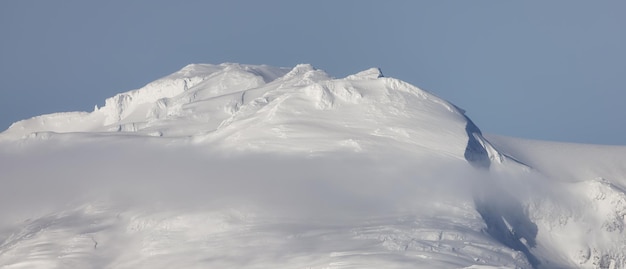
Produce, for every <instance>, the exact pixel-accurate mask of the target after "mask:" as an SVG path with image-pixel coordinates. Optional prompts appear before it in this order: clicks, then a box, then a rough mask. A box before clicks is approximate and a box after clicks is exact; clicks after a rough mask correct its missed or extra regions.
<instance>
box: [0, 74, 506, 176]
mask: <svg viewBox="0 0 626 269" xmlns="http://www.w3.org/2000/svg"><path fill="white" fill-rule="evenodd" d="M42 132H54V133H69V132H121V133H133V134H136V135H150V136H164V137H170V138H184V139H186V138H187V137H190V138H191V141H194V142H202V143H212V144H215V146H218V147H221V148H225V149H227V148H235V149H238V150H257V151H275V150H278V151H292V152H294V151H297V152H312V153H313V152H324V151H333V150H347V151H362V150H373V149H374V148H376V150H409V151H414V152H422V153H423V154H424V155H439V156H442V157H449V158H456V159H467V160H470V161H471V162H472V163H474V164H479V165H481V166H488V165H489V163H490V162H491V161H492V160H494V159H497V155H498V154H497V152H496V151H495V150H493V149H491V148H489V145H488V143H487V142H486V141H485V140H484V139H482V136H481V134H480V130H479V129H478V128H477V127H476V126H475V125H474V124H473V123H471V121H470V120H469V119H468V118H467V117H465V116H464V114H463V111H462V110H460V109H458V108H457V107H455V106H454V105H452V104H450V103H448V102H446V101H445V100H442V99H441V98H438V97H437V96H435V95H433V94H431V93H429V92H426V91H423V90H421V89H418V88H416V87H415V86H413V85H410V84H408V83H406V82H403V81H400V80H397V79H393V78H386V77H384V76H383V74H382V72H381V71H380V70H379V69H378V68H372V69H368V70H365V71H362V72H359V73H357V74H354V75H350V76H348V77H346V78H344V79H334V78H332V77H330V76H329V75H328V74H326V73H325V72H324V71H321V70H318V69H315V68H313V67H312V66H311V65H306V64H302V65H298V66H296V67H294V68H293V69H291V70H288V69H284V68H275V67H269V66H252V65H240V64H221V65H207V64H200V65H198V64H196V65H189V66H186V67H185V68H183V69H182V70H180V71H178V72H176V73H174V74H172V75H169V76H166V77H164V78H161V79H159V80H157V81H155V82H152V83H150V84H148V85H146V86H145V87H143V88H141V89H138V90H133V91H130V92H126V93H121V94H118V95H116V96H114V97H112V98H109V99H107V100H106V104H105V106H104V107H102V108H99V109H96V110H95V111H94V112H92V113H84V112H81V113H64V114H51V115H44V116H40V117H36V118H32V119H29V120H24V121H20V122H17V123H15V124H13V125H12V126H11V127H10V128H9V129H8V130H7V131H5V132H4V133H2V135H0V138H4V139H10V138H13V139H15V138H20V137H25V136H26V137H27V136H29V135H30V136H34V137H36V136H37V135H39V136H41V133H42ZM50 135H54V134H48V135H46V137H49V136H50ZM381 145H384V147H385V148H387V149H381V148H380V147H381Z"/></svg>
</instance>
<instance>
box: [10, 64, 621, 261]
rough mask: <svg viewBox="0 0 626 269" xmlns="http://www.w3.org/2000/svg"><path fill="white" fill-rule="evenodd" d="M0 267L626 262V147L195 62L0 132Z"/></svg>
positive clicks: (427, 99) (306, 70)
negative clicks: (533, 134)
mask: <svg viewBox="0 0 626 269" xmlns="http://www.w3.org/2000/svg"><path fill="white" fill-rule="evenodd" d="M0 179H1V180H2V184H3V187H2V188H1V189H0V267H2V268H173V267H174V268H613V269H615V268H626V254H624V253H626V236H625V234H624V226H625V225H626V223H625V222H626V147H619V146H596V145H579V144H566V143H557V142H544V141H529V140H523V139H516V138H509V137H501V136H495V135H487V136H485V135H483V134H482V132H481V131H480V129H479V128H478V127H477V126H476V125H475V124H474V123H473V122H472V121H471V120H470V119H469V118H468V117H467V116H466V115H465V112H464V111H463V110H462V109H460V108H458V107H456V106H455V105H453V104H451V103H449V102H447V101H446V100H443V99H441V98H439V97H437V96H435V95H434V94H432V93H430V92H428V91H425V90H422V89H419V88H417V87H415V86H413V85H410V84H408V83H406V82H404V81H401V80H398V79H394V78H391V77H386V76H383V73H382V71H381V70H380V69H378V68H371V69H368V70H365V71H362V72H358V73H356V74H354V75H350V76H347V77H346V78H333V77H331V76H330V75H329V74H326V73H325V72H324V71H322V70H319V69H316V68H314V67H313V66H311V65H308V64H301V65H297V66H295V67H294V68H277V67H270V66H265V65H259V66H256V65H243V64H234V63H225V64H220V65H211V64H192V65H188V66H186V67H184V68H183V69H181V70H180V71H178V72H175V73H173V74H171V75H169V76H166V77H163V78H161V79H158V80H156V81H154V82H152V83H149V84H148V85H146V86H144V87H143V88H140V89H136V90H132V91H129V92H125V93H120V94H117V95H115V96H114V97H111V98H109V99H107V100H106V101H105V105H104V106H103V107H101V108H98V107H96V108H95V109H94V111H92V112H69V113H56V114H50V115H42V116H38V117H34V118H31V119H26V120H23V121H19V122H16V123H14V124H13V125H11V126H10V127H9V129H7V130H6V131H4V132H2V133H0Z"/></svg>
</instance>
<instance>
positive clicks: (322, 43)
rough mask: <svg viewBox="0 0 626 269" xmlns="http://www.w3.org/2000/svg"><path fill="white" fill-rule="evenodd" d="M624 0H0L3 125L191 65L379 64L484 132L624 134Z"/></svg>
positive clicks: (84, 103) (561, 137)
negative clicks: (456, 108)
mask: <svg viewBox="0 0 626 269" xmlns="http://www.w3.org/2000/svg"><path fill="white" fill-rule="evenodd" d="M624 14H626V1H618V0H616V1H587V0H584V1H583V0H559V1H557V0H554V1H497V0H494V1H435V0H433V1H348V0H346V1H326V0H316V1H288V0H285V1H272V0H270V1H154V0H150V1H148V0H136V1H82V0H81V1H69V0H66V1H43V0H41V1H31V0H19V1H18V0H5V1H0V129H5V128H7V127H8V126H9V125H10V124H11V123H12V122H14V121H17V120H21V119H25V118H29V117H32V116H36V115H40V114H44V113H52V112H61V111H76V110H84V111H91V110H92V109H93V106H94V105H96V104H98V105H102V104H104V99H105V98H107V97H110V96H113V95H114V94H115V93H119V92H124V91H128V90H132V89H135V88H139V87H141V86H143V85H144V84H146V83H148V82H150V81H153V80H155V79H157V78H159V77H161V76H164V75H167V74H169V73H172V72H175V71H177V70H178V69H180V68H182V67H183V66H185V65H187V64H189V63H216V64H217V63H222V62H239V63H248V64H268V65H274V66H285V67H291V66H294V65H296V64H298V63H311V64H313V65H314V66H315V67H317V68H320V69H323V70H325V71H327V72H328V73H329V74H331V75H334V76H335V77H343V76H346V75H349V74H352V73H356V72H358V71H361V70H363V69H366V68H369V67H380V68H381V69H382V70H383V73H385V75H386V76H391V77H395V78H399V79H402V80H405V81H408V82H410V83H412V84H414V85H416V86H418V87H420V88H422V89H425V90H428V91H430V92H433V93H435V94H437V95H439V96H441V97H443V98H445V99H447V100H449V101H451V102H453V103H454V104H456V105H457V106H459V107H461V108H464V109H465V110H467V114H468V115H469V117H470V118H471V119H472V120H473V121H474V122H475V123H476V124H477V125H478V126H479V127H480V128H481V129H482V130H483V132H486V133H494V134H502V135H509V136H517V137H525V138H532V139H542V140H557V141H568V142H582V143H599V144H620V145H626V119H625V118H626V105H625V103H626V51H625V50H626V16H625V15H624Z"/></svg>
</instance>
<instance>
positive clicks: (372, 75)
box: [346, 67, 384, 80]
mask: <svg viewBox="0 0 626 269" xmlns="http://www.w3.org/2000/svg"><path fill="white" fill-rule="evenodd" d="M382 77H384V76H383V71H382V70H380V68H378V67H372V68H370V69H367V70H363V71H361V72H358V73H356V74H354V75H349V76H347V77H346V79H350V80H355V79H377V78H382Z"/></svg>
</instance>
